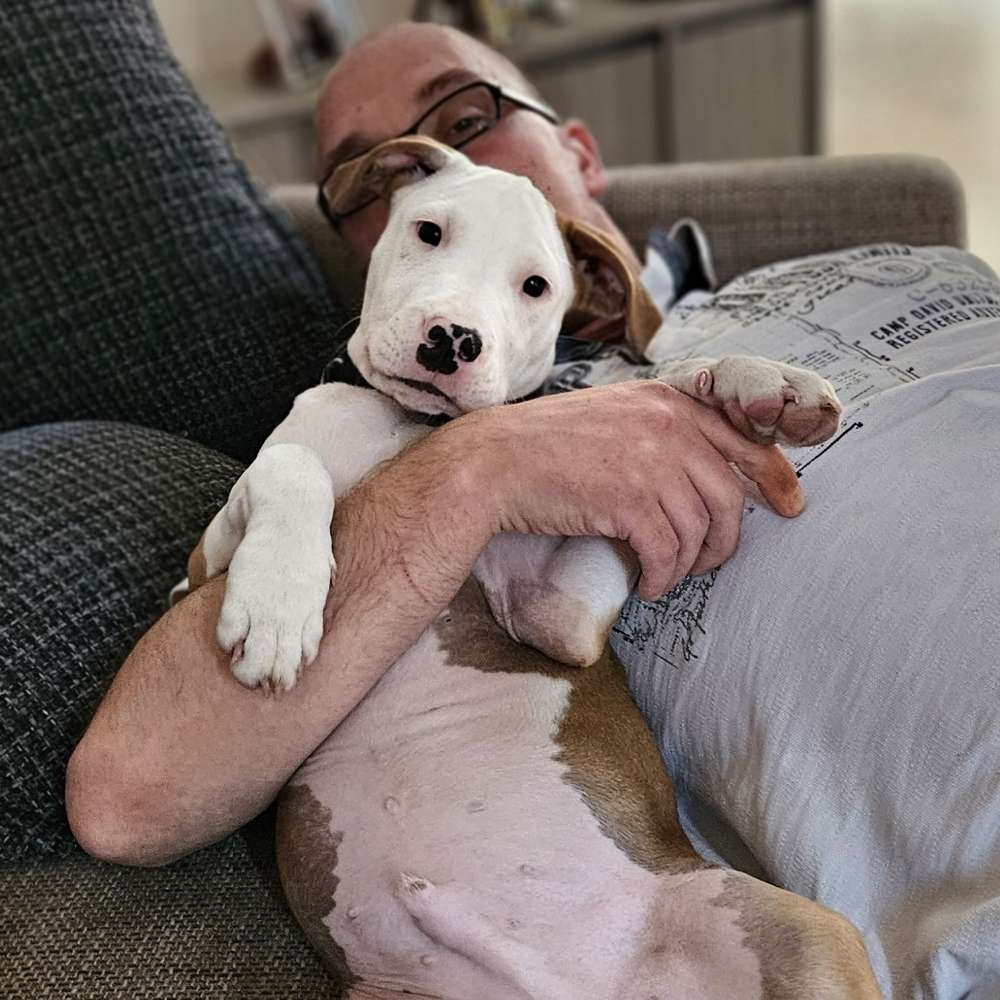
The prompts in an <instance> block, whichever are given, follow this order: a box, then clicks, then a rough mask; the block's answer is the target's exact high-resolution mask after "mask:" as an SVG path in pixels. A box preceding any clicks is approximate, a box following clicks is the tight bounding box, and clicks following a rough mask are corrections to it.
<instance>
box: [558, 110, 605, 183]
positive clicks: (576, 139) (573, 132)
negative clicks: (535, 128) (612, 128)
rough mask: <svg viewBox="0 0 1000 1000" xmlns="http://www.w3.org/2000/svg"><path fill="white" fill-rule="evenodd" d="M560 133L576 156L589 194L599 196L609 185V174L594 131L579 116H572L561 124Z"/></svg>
mask: <svg viewBox="0 0 1000 1000" xmlns="http://www.w3.org/2000/svg"><path fill="white" fill-rule="evenodd" d="M559 134H560V137H561V140H562V144H563V145H564V146H565V147H566V149H568V150H569V151H570V152H571V153H572V154H573V156H575V157H576V165H577V169H578V170H579V172H580V176H581V177H582V178H583V183H584V185H585V186H586V188H587V194H589V195H590V197H591V198H599V197H600V196H601V195H602V194H604V192H605V190H606V188H607V186H608V175H607V174H606V173H605V170H604V160H603V158H602V157H601V148H600V146H598V144H597V139H595V138H594V133H593V132H591V131H590V129H589V128H588V127H587V125H586V124H585V123H584V122H582V121H580V119H579V118H570V119H568V120H567V121H565V122H563V123H562V124H561V125H560V126H559Z"/></svg>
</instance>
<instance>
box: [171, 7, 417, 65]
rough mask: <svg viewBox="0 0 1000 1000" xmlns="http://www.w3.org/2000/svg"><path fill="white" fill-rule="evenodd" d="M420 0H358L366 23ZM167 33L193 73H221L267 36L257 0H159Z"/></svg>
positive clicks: (385, 19) (243, 60) (402, 12)
mask: <svg viewBox="0 0 1000 1000" xmlns="http://www.w3.org/2000/svg"><path fill="white" fill-rule="evenodd" d="M413 3H414V0H358V7H359V9H360V10H361V16H362V17H363V18H364V22H365V25H366V26H367V27H368V28H369V29H370V30H374V29H375V28H380V27H381V26H382V25H384V24H388V23H389V22H391V21H399V20H402V19H404V18H406V17H407V16H408V15H409V13H410V12H411V11H412V10H413ZM153 6H154V7H155V9H156V12H157V14H158V15H159V18H160V21H161V22H162V24H163V29H164V31H165V32H166V34H167V39H168V40H169V41H170V45H171V47H172V48H173V50H174V52H175V53H176V55H177V58H178V60H179V61H180V63H181V65H182V66H183V67H184V69H185V70H186V71H187V73H188V74H189V75H190V76H192V77H195V78H196V79H197V78H200V77H206V76H217V75H221V74H224V73H226V72H229V71H231V70H233V69H236V68H240V67H243V66H245V65H246V64H247V62H248V60H249V58H250V54H251V53H252V52H253V51H254V49H255V48H256V47H257V46H258V45H259V44H260V42H261V40H262V39H263V37H264V29H263V25H262V23H261V19H260V15H259V14H258V11H257V6H256V4H255V2H254V0H153Z"/></svg>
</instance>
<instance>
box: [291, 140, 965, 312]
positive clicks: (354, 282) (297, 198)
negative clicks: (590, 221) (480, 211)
mask: <svg viewBox="0 0 1000 1000" xmlns="http://www.w3.org/2000/svg"><path fill="white" fill-rule="evenodd" d="M609 178H610V183H609V185H608V190H607V193H606V195H605V197H604V202H605V205H606V207H607V209H608V211H609V213H610V214H611V216H612V218H613V219H615V221H616V222H617V223H618V224H619V225H620V226H621V227H622V230H623V231H624V233H625V235H626V236H627V237H628V238H629V240H630V241H631V243H632V245H633V246H635V247H636V248H637V249H639V250H640V251H641V249H642V247H643V246H644V244H645V239H646V234H647V233H648V232H649V230H650V229H651V228H652V227H653V226H657V225H659V226H669V225H670V224H671V223H673V222H674V221H676V220H677V219H679V218H682V217H684V216H691V217H692V218H694V219H697V220H698V222H700V223H701V224H702V226H703V227H704V228H705V231H706V232H707V234H708V237H709V240H710V242H711V244H712V252H713V256H714V259H715V265H716V273H717V275H718V278H719V280H720V282H726V281H728V280H729V279H730V278H733V277H735V276H736V275H737V274H741V273H743V272H744V271H748V270H750V269H751V268H754V267H758V266H760V265H761V264H770V263H773V262H774V261H779V260H788V259H790V258H792V257H804V256H807V255H808V254H814V253H823V252H825V251H828V250H840V249H843V248H844V247H849V246H860V245H861V244H864V243H880V242H884V241H892V242H897V243H911V244H914V245H915V246H932V245H937V244H945V245H948V246H955V247H964V246H965V241H966V228H965V198H964V195H963V193H962V185H961V181H960V180H959V178H958V176H957V175H956V174H955V172H954V171H953V170H952V169H951V168H950V167H948V166H947V165H946V164H944V163H942V162H941V161H940V160H935V159H932V158H930V157H925V156H910V155H905V156H903V155H900V156H835V157H823V156H802V157H788V158H785V159H780V160H740V161H734V162H726V163H684V164H656V165H651V166H636V167H618V168H616V169H613V170H611V171H609ZM273 194H274V196H275V198H276V199H277V201H279V202H280V203H281V204H282V205H283V206H284V207H285V208H286V209H287V210H288V211H289V213H290V214H291V216H292V219H293V221H294V222H295V224H296V226H297V227H298V229H299V231H300V232H301V233H302V234H303V235H304V236H305V238H306V242H307V243H308V244H309V245H310V247H311V248H312V249H313V251H314V252H315V253H316V254H317V255H318V256H319V257H320V260H321V262H322V264H323V269H324V271H325V272H326V274H327V277H328V279H329V280H330V282H331V284H332V285H333V287H334V288H335V289H336V291H337V292H338V293H339V294H340V296H341V297H342V301H344V302H349V303H360V301H361V291H362V287H363V283H362V280H361V275H360V274H359V272H358V270H357V267H356V266H355V264H354V262H353V261H352V260H351V257H350V255H349V254H348V252H347V250H346V248H345V247H344V245H343V244H342V243H341V241H340V239H339V238H338V237H337V235H336V233H334V232H333V231H332V230H331V228H330V226H329V225H328V224H327V223H326V221H325V220H324V218H323V217H322V215H321V214H320V212H319V209H318V208H317V207H316V193H315V190H314V189H313V188H312V187H309V186H308V185H292V186H286V187H279V188H276V189H275V190H274V192H273Z"/></svg>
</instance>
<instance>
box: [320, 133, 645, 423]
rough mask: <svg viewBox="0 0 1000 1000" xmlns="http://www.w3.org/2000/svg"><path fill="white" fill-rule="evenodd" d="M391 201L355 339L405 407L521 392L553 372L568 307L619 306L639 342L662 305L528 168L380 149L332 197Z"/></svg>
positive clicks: (361, 362)
mask: <svg viewBox="0 0 1000 1000" xmlns="http://www.w3.org/2000/svg"><path fill="white" fill-rule="evenodd" d="M366 195H368V196H370V195H376V196H379V197H385V198H390V199H391V207H390V212H389V221H388V224H387V225H386V228H385V232H384V233H383V234H382V236H381V238H380V239H379V241H378V243H377V244H376V246H375V248H374V250H373V251H372V255H371V262H370V265H369V269H368V278H367V283H366V286H365V297H364V304H363V306H362V311H361V323H360V325H359V327H358V329H357V331H356V332H355V333H354V335H353V336H352V338H351V341H350V344H349V346H348V351H349V353H350V356H351V359H352V360H353V362H354V364H355V365H356V366H357V368H358V370H359V371H360V372H361V374H362V375H363V376H364V377H365V378H366V379H367V380H368V382H369V383H370V384H371V385H373V386H374V387H375V388H377V389H379V390H381V391H382V392H385V393H386V394H387V395H390V396H392V397H393V398H394V399H396V400H397V402H399V403H400V404H401V405H402V406H404V407H406V408H407V409H410V410H414V411H417V412H421V413H443V414H446V415H448V416H457V415H458V414H460V413H465V412H468V411H470V410H474V409H479V408H481V407H484V406H492V405H495V404H498V403H503V402H507V401H510V400H514V399H520V398H521V397H523V396H526V395H528V394H530V393H531V392H533V391H534V390H535V389H537V388H538V386H540V385H541V384H542V382H543V381H544V379H545V377H546V375H547V374H548V373H549V371H550V369H551V367H552V364H553V361H554V355H555V344H556V338H557V337H558V335H559V331H560V328H561V326H562V323H563V319H564V317H566V315H567V314H568V313H570V312H573V313H575V314H577V316H578V319H583V320H587V319H594V320H605V321H608V322H610V321H613V320H614V319H615V318H616V317H621V318H622V319H623V320H624V322H625V325H626V334H627V337H628V339H629V340H630V341H631V342H632V343H633V344H634V345H635V346H637V347H638V348H639V349H640V350H641V349H642V348H643V347H644V346H645V344H646V342H648V340H649V338H650V337H651V336H652V334H653V332H655V329H656V327H657V326H658V325H659V322H660V314H659V311H658V310H657V309H656V307H655V305H653V303H652V302H651V301H650V300H649V298H648V296H647V295H646V293H645V291H644V290H643V289H642V287H641V286H640V285H639V284H638V282H637V280H636V278H635V276H634V275H633V274H632V273H631V271H630V270H629V268H628V267H627V265H626V264H625V261H624V260H623V259H622V257H621V254H620V253H619V252H618V250H617V249H616V248H615V247H614V245H613V244H612V243H611V242H610V241H609V240H608V239H607V238H606V237H604V236H603V234H601V233H599V232H598V231H597V230H595V229H594V228H593V227H591V226H588V225H586V224H583V223H578V222H572V221H567V220H564V219H561V218H559V217H558V216H557V214H556V212H555V211H554V209H553V208H552V206H551V205H550V204H549V202H548V201H547V200H546V199H545V197H544V195H542V193H541V192H540V191H539V190H538V189H537V188H535V187H534V185H533V184H532V183H531V182H530V181H529V180H527V179H526V178H524V177H519V176H516V175H514V174H510V173H507V172H505V171H501V170H495V169H493V168H491V167H483V166H477V165H475V164H473V163H472V162H471V161H470V160H469V159H468V157H466V156H464V155H463V154H462V153H460V152H457V151H456V150H454V149H451V148H450V147H448V146H444V145H442V144H440V143H437V142H435V141H433V140H431V139H425V138H422V137H416V136H414V137H407V138H404V139H394V140H390V141H389V142H386V143H383V144H382V145H380V146H377V147H376V148H375V149H373V150H372V151H371V152H370V153H368V154H367V155H366V156H364V157H363V158H361V159H360V160H359V161H358V162H357V163H354V164H352V165H351V168H350V169H349V170H347V171H342V172H341V173H340V175H338V176H337V178H336V179H335V183H334V187H333V189H332V190H331V191H329V192H328V197H329V198H330V200H331V202H332V203H333V204H334V205H336V203H337V202H338V201H341V200H343V201H356V200H358V199H359V196H361V197H364V196H366Z"/></svg>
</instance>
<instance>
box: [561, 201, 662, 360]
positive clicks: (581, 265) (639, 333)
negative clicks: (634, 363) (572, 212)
mask: <svg viewBox="0 0 1000 1000" xmlns="http://www.w3.org/2000/svg"><path fill="white" fill-rule="evenodd" d="M556 215H557V218H558V221H559V228H560V229H561V230H562V233H563V237H564V238H565V240H566V245H567V247H568V248H569V254H570V260H571V261H572V262H573V271H574V278H575V281H576V298H575V300H574V301H573V305H572V307H571V308H572V309H573V310H576V311H578V312H580V313H583V314H584V315H586V316H588V317H591V318H593V319H604V320H613V319H619V318H620V319H622V320H623V321H624V323H625V338H626V340H628V342H629V343H630V344H631V345H632V346H633V347H635V348H636V349H637V350H638V351H639V353H640V354H641V353H642V352H643V351H644V350H645V348H646V345H647V344H648V343H649V342H650V340H652V339H653V335H654V334H655V333H656V331H657V330H658V329H659V328H660V324H661V323H662V322H663V316H662V315H661V314H660V310H659V309H657V307H656V303H654V302H653V300H652V299H651V298H650V297H649V293H648V292H647V291H646V289H645V288H643V287H642V285H641V284H640V282H639V279H638V276H637V275H635V274H633V273H632V271H631V269H630V268H629V266H628V264H627V263H626V262H625V258H624V257H623V256H622V253H621V251H620V250H619V249H618V248H617V247H616V246H615V245H614V244H613V243H612V242H611V240H610V239H609V238H608V237H607V236H606V235H605V234H604V233H602V232H601V231H600V230H599V229H595V228H594V227H593V226H591V225H589V224H588V223H586V222H580V221H578V220H576V219H569V218H567V217H566V216H564V215H562V214H561V213H556Z"/></svg>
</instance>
